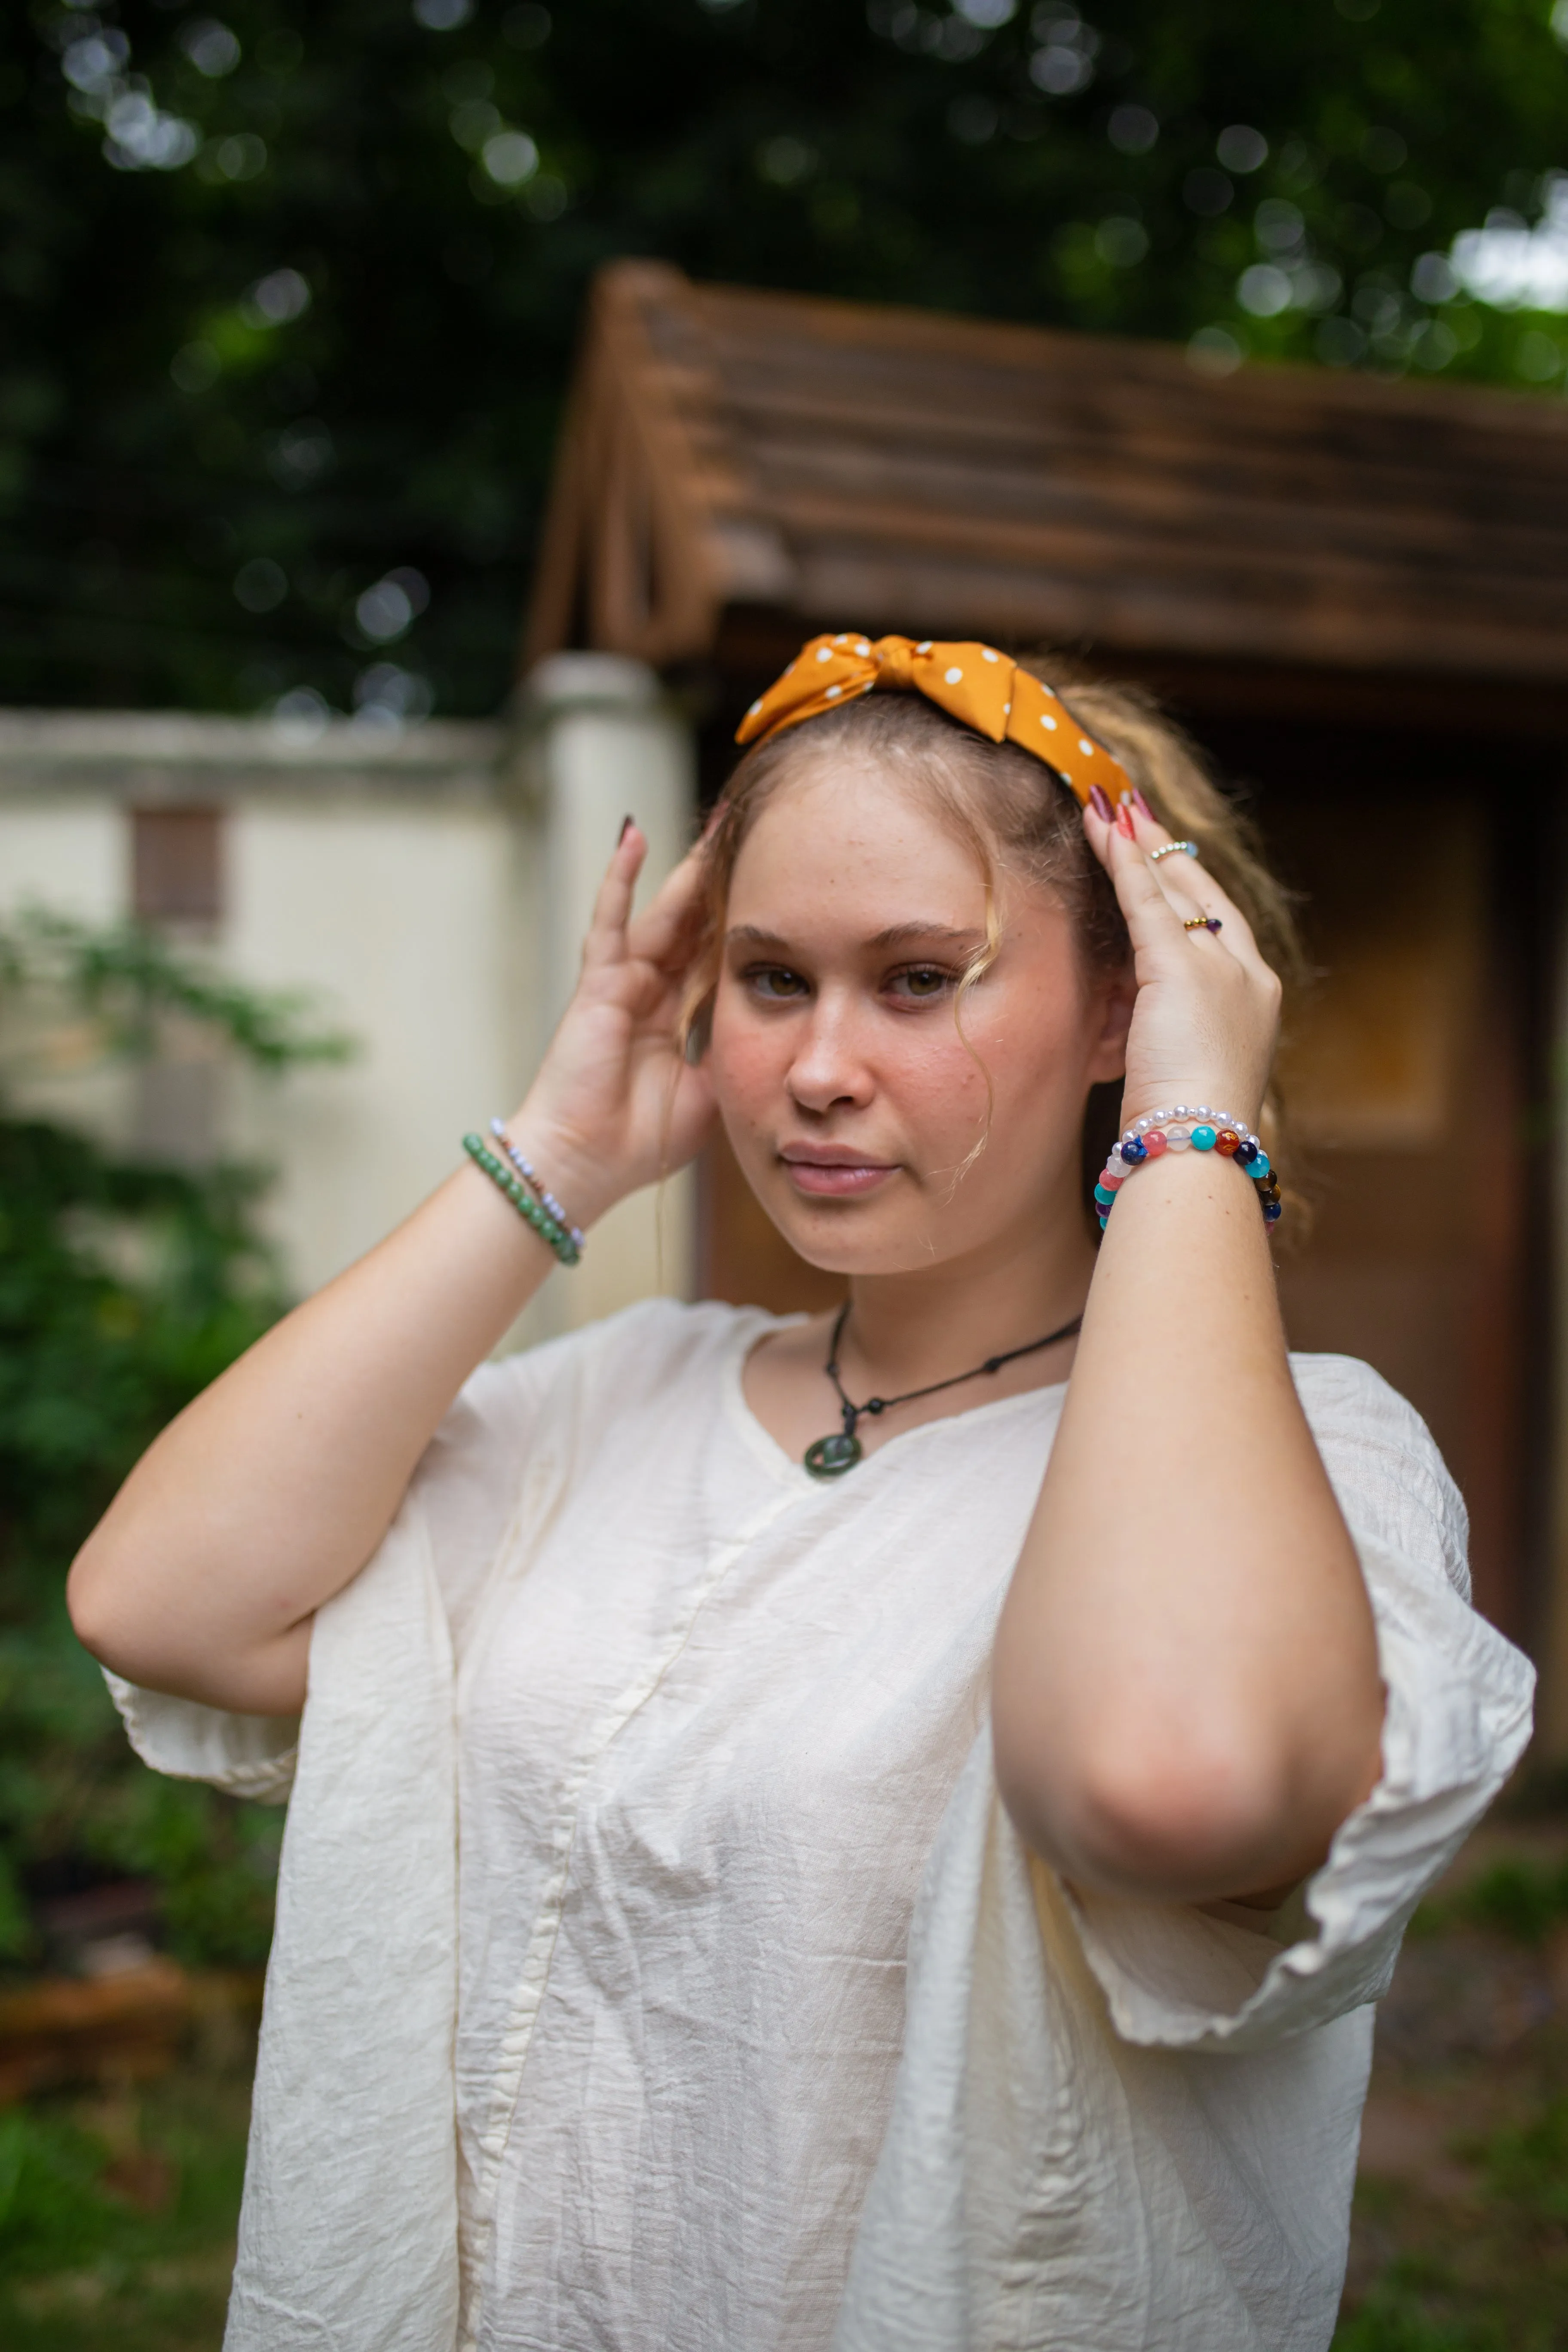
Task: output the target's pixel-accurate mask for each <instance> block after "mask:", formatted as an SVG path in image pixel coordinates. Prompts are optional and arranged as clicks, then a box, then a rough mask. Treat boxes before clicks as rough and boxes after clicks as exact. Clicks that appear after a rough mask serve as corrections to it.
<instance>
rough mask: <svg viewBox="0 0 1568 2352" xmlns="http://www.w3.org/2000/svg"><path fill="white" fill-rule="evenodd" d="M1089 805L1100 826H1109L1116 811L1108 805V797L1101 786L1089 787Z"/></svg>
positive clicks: (1093, 785)
mask: <svg viewBox="0 0 1568 2352" xmlns="http://www.w3.org/2000/svg"><path fill="white" fill-rule="evenodd" d="M1089 807H1090V808H1091V809H1092V810H1093V811H1094V813H1095V815H1096V816H1097V817H1099V819H1100V823H1101V824H1110V821H1111V819H1112V818H1113V817H1114V816H1115V814H1116V811H1115V810H1114V809H1113V808H1112V807H1111V805H1110V796H1109V794H1108V793H1107V792H1106V790H1105V787H1104V785H1103V784H1091V785H1090V786H1089Z"/></svg>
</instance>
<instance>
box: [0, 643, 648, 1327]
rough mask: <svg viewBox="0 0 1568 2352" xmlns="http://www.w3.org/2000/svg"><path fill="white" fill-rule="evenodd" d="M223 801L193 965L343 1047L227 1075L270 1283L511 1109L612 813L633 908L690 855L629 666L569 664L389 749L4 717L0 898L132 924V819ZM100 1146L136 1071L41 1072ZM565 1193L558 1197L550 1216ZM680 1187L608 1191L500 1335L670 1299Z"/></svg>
mask: <svg viewBox="0 0 1568 2352" xmlns="http://www.w3.org/2000/svg"><path fill="white" fill-rule="evenodd" d="M178 803H203V804H207V805H212V804H215V803H216V804H217V805H218V806H220V807H221V808H222V810H223V812H224V826H225V836H224V859H223V864H224V873H225V907H224V912H223V915H222V918H221V920H220V921H219V923H218V924H217V926H216V929H215V930H214V931H213V932H212V934H211V936H210V937H208V938H206V939H205V940H201V941H199V942H198V943H197V944H198V948H199V951H200V952H201V953H203V954H205V955H207V956H210V958H211V959H212V961H214V963H215V964H216V966H217V967H218V968H219V969H221V970H223V971H228V972H231V973H233V974H234V976H235V977H237V978H238V979H242V980H245V981H247V982H252V983H255V984H258V985H259V986H261V987H264V988H268V989H285V990H299V991H302V992H305V993H306V994H308V995H309V996H310V999H311V1008H310V1010H311V1017H312V1018H313V1019H314V1020H315V1021H317V1022H319V1023H320V1024H323V1025H326V1026H330V1027H331V1028H333V1029H338V1030H342V1031H346V1032H347V1033H349V1034H351V1035H352V1036H353V1038H354V1039H355V1040H356V1043H357V1049H358V1050H357V1051H356V1054H355V1055H354V1058H353V1060H352V1061H350V1062H349V1063H348V1064H347V1065H344V1066H322V1067H316V1068H305V1069H300V1070H296V1071H291V1072H289V1073H288V1074H286V1075H285V1076H281V1077H279V1078H275V1079H269V1078H261V1077H258V1076H255V1075H254V1074H251V1073H248V1072H247V1073H244V1074H243V1075H241V1074H237V1073H234V1072H232V1071H229V1072H226V1073H225V1074H224V1075H223V1076H222V1077H221V1080H220V1081H219V1089H220V1090H219V1092H218V1094H217V1097H216V1130H217V1139H218V1142H219V1145H220V1147H221V1148H222V1149H223V1150H225V1151H226V1152H229V1153H233V1154H237V1155H239V1156H243V1157H247V1158H256V1159H259V1160H264V1161H266V1162H268V1163H269V1164H271V1165H273V1166H274V1167H275V1168H276V1169H277V1171H278V1180H277V1182H276V1184H275V1186H274V1188H273V1191H272V1192H271V1194H270V1195H269V1197H268V1204H267V1216H268V1223H269V1226H270V1228H271V1230H272V1232H273V1234H274V1235H275V1237H276V1239H277V1242H278V1244H279V1249H280V1251H281V1254H282V1256H283V1260H284V1264H285V1267H286V1270H287V1273H288V1276H289V1281H290V1285H291V1286H292V1287H293V1288H294V1289H295V1290H296V1291H298V1292H304V1291H307V1290H310V1289H312V1288H315V1287H316V1286H319V1285H320V1284H321V1283H322V1282H324V1281H326V1280H327V1279H329V1278H330V1277H331V1276H332V1275H333V1274H335V1273H337V1272H338V1271H339V1270H340V1269H341V1268H342V1266H344V1265H347V1264H349V1263H350V1262H351V1261H352V1260H353V1258H355V1257H357V1256H359V1255H362V1254H363V1251H364V1250H366V1249H368V1248H369V1247H371V1246H372V1245H373V1244H374V1242H375V1241H377V1240H378V1239H379V1238H380V1237H381V1235H382V1234H384V1233H385V1232H387V1231H388V1230H389V1228H390V1227H391V1226H392V1225H393V1224H395V1223H396V1222H397V1221H398V1220H399V1219H400V1218H402V1217H404V1216H405V1215H406V1214H407V1213H409V1212H410V1210H412V1209H413V1208H414V1207H416V1205H417V1203H418V1202H419V1201H420V1200H421V1199H423V1198H424V1196H425V1195H426V1193H427V1192H429V1191H430V1190H431V1189H432V1187H433V1186H434V1185H436V1184H437V1183H438V1182H440V1181H441V1180H442V1178H443V1177H444V1176H445V1175H446V1174H447V1172H448V1171H449V1170H450V1169H451V1168H453V1167H454V1166H455V1165H457V1164H458V1161H459V1160H460V1139H461V1137H462V1136H463V1134H464V1133H465V1131H467V1130H468V1129H480V1130H482V1129H484V1126H485V1124H486V1122H487V1120H488V1119H489V1118H490V1116H491V1115H492V1113H500V1114H501V1115H502V1116H510V1113H511V1112H512V1111H513V1110H514V1109H515V1108H516V1107H517V1104H518V1102H519V1100H520V1098H521V1095H522V1093H523V1090H524V1088H525V1087H526V1084H527V1082H528V1079H529V1076H530V1075H531V1072H532V1070H533V1068H534V1066H535V1065H536V1063H537V1059H538V1056H539V1054H540V1052H541V1051H542V1046H543V1044H544V1042H545V1040H546V1038H547V1036H548V1034H549V1029H550V1027H551V1025H552V1023H553V1020H554V1018H555V1016H556V1014H557V1013H558V1011H559V1009H560V1006H561V1005H562V1004H563V1002H564V1000H565V996H566V994H567V992H569V989H570V985H571V980H572V976H573V974H574V971H575V970H576V964H577V956H578V950H579V945H580V940H581V936H582V930H583V927H584V923H585V921H586V916H587V911H588V908H590V907H591V905H592V900H593V896H594V893H595V890H596V888H597V886H598V881H599V877H600V875H601V873H602V871H603V867H604V863H605V859H606V858H607V856H608V855H609V852H610V849H611V848H612V847H613V845H614V842H615V839H616V833H617V831H618V829H619V825H620V821H621V817H622V816H623V815H624V814H626V812H627V811H628V810H631V811H634V812H635V813H636V814H637V817H638V819H639V821H640V822H641V823H642V824H644V826H645V829H646V830H647V832H648V834H649V836H650V840H651V842H652V843H653V845H654V855H653V856H652V857H651V858H650V860H649V876H648V882H647V887H645V890H644V892H643V894H642V895H643V896H644V897H645V898H646V896H647V888H651V887H657V883H658V880H659V879H661V878H662V877H663V875H664V873H665V872H667V871H668V866H670V865H671V864H672V863H673V862H674V860H675V858H676V857H677V856H679V854H680V853H681V851H682V850H683V849H684V847H685V846H686V844H687V842H688V840H689V835H690V831H691V810H692V806H693V781H692V763H691V755H690V750H689V741H688V740H687V734H686V730H684V728H683V727H682V726H681V724H680V722H679V719H677V718H676V716H675V715H674V714H673V713H672V712H671V711H670V710H669V709H668V707H667V705H666V704H665V702H664V699H663V698H662V696H661V695H660V693H659V691H658V685H657V681H655V680H654V679H653V678H652V677H651V675H650V674H649V673H647V672H646V671H643V670H641V669H640V668H639V667H638V666H637V665H635V664H627V663H621V662H616V661H605V660H603V659H601V658H599V657H596V656H563V657H558V658H557V660H556V661H555V662H553V663H552V664H549V665H546V667H545V671H544V672H543V673H542V674H541V676H540V677H539V679H538V681H537V683H536V686H535V688H534V690H533V691H532V692H531V693H530V694H528V695H526V696H525V697H524V698H522V699H521V702H520V707H519V714H518V718H517V719H516V721H515V722H510V723H507V724H500V723H498V724H496V725H493V726H470V725H455V724H445V723H441V722H437V723H435V724H432V725H429V726H426V727H424V728H420V729H417V730H410V732H409V733H408V734H406V735H405V736H401V737H390V736H387V735H378V734H374V733H372V732H370V731H368V730H363V729H362V728H359V727H356V726H354V725H352V724H351V723H349V722H347V721H343V722H340V723H337V724H334V725H333V726H332V727H331V728H330V729H329V730H328V731H327V733H326V734H325V735H324V736H321V738H319V739H318V740H315V741H314V742H300V741H299V740H289V739H288V738H287V737H285V736H281V735H279V732H278V730H276V729H274V728H272V727H271V726H269V725H268V724H267V723H265V722H261V721H257V722H246V721H230V720H211V719H186V718H181V717H179V716H171V715H165V714H140V713H130V714H118V713H114V714H91V715H88V716H79V715H77V714H72V713H48V712H0V909H3V910H5V911H10V910H12V909H15V908H18V907H20V906H23V905H26V904H28V903H37V904H41V905H44V906H47V907H52V908H58V909H59V910H61V911H65V912H69V913H71V914H73V915H76V916H79V917H80V918H82V919H85V920H88V921H90V922H94V923H101V922H110V921H113V920H115V919H119V918H120V917H121V916H123V915H125V914H126V913H128V912H129V911H130V903H131V863H132V861H131V829H132V811H133V810H134V809H135V808H137V807H139V806H142V807H147V806H160V805H169V804H178ZM25 1090H26V1092H27V1094H28V1095H29V1097H31V1098H32V1099H34V1100H36V1101H37V1103H38V1104H39V1106H40V1108H45V1107H47V1109H48V1110H49V1111H50V1112H51V1113H53V1114H54V1115H57V1116H62V1117H65V1118H73V1117H74V1118H80V1119H82V1120H83V1121H84V1122H86V1121H89V1120H90V1121H92V1122H95V1123H97V1124H98V1125H100V1127H102V1128H104V1129H107V1130H108V1131H109V1132H110V1134H114V1135H118V1136H119V1137H120V1138H121V1139H123V1138H124V1137H126V1136H127V1135H129V1134H130V1132H131V1131H132V1129H133V1127H134V1123H135V1108H134V1093H135V1081H134V1080H133V1078H132V1077H129V1076H127V1075H126V1074H125V1073H123V1072H116V1073H112V1074H106V1073H105V1072H104V1071H103V1070H101V1069H99V1070H92V1069H89V1068H86V1067H73V1066H65V1065H62V1066H58V1067H56V1068H55V1069H54V1070H53V1071H51V1072H47V1073H41V1072H34V1073H33V1074H32V1075H31V1076H29V1077H28V1078H27V1080H26V1089H25ZM568 1205H569V1204H568ZM691 1222H692V1201H691V1192H690V1188H689V1180H686V1179H684V1178H683V1179H678V1180H676V1181H675V1182H673V1183H671V1184H669V1185H668V1186H667V1187H666V1188H665V1190H664V1196H663V1199H662V1201H659V1200H656V1198H655V1197H654V1196H653V1195H651V1194H650V1195H648V1196H647V1197H646V1198H644V1199H640V1200H637V1201H634V1202H626V1203H624V1204H623V1205H622V1207H621V1208H620V1209H619V1210H617V1211H616V1212H615V1213H613V1214H612V1215H611V1216H610V1217H609V1218H607V1219H605V1221H604V1223H603V1224H602V1225H601V1226H600V1227H598V1228H597V1229H596V1230H595V1234H594V1236H593V1239H592V1243H591V1244H590V1247H589V1250H588V1252H587V1255H586V1256H585V1259H584V1264H583V1265H582V1266H581V1267H580V1268H578V1269H575V1270H574V1272H573V1273H571V1274H569V1275H568V1274H564V1273H563V1274H559V1275H556V1276H552V1278H551V1281H550V1282H549V1284H548V1285H547V1286H546V1289H545V1292H544V1294H543V1296H542V1298H541V1299H540V1300H539V1301H537V1302H536V1304H535V1306H534V1307H533V1308H532V1309H531V1311H530V1314H529V1315H528V1317H527V1318H524V1322H523V1325H522V1326H521V1327H520V1329H519V1331H518V1333H517V1334H515V1335H514V1338H516V1339H524V1338H530V1337H535V1336H543V1335H544V1334H545V1333H547V1332H549V1331H552V1330H558V1329H563V1328H568V1327H569V1326H573V1325H576V1324H578V1323H581V1322H583V1321H585V1320H587V1319H590V1318H592V1317H593V1316H595V1315H598V1314H604V1313H607V1312H613V1311H614V1310H615V1309H616V1307H621V1306H623V1305H626V1304H629V1303H630V1302H631V1301H632V1300H633V1299H635V1298H637V1297H645V1296H647V1295H648V1294H649V1293H650V1292H652V1291H654V1290H656V1289H668V1290H674V1291H676V1292H684V1291H685V1290H686V1289H687V1288H688V1286H689V1282H690V1278H691V1266H692V1259H693V1246H692V1240H693V1237H692V1233H691Z"/></svg>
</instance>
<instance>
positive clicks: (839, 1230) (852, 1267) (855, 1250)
mask: <svg viewBox="0 0 1568 2352" xmlns="http://www.w3.org/2000/svg"><path fill="white" fill-rule="evenodd" d="M747 1181H748V1182H749V1183H750V1184H751V1188H752V1192H754V1193H755V1195H756V1197H757V1199H758V1201H759V1202H761V1204H762V1206H763V1209H764V1210H765V1211H766V1212H767V1214H768V1218H769V1220H770V1222H771V1223H773V1224H774V1225H776V1226H777V1227H778V1230H779V1232H780V1233H781V1234H783V1235H784V1239H785V1241H786V1242H788V1244H789V1245H790V1247H791V1249H792V1250H794V1252H795V1255H796V1256H797V1257H803V1258H804V1259H805V1262H806V1264H807V1265H814V1266H816V1269H817V1271H818V1273H819V1274H842V1275H847V1276H854V1275H870V1274H916V1273H919V1272H921V1271H922V1270H925V1269H929V1268H930V1267H931V1266H932V1265H939V1264H940V1263H941V1261H942V1258H944V1257H945V1256H946V1255H948V1252H947V1251H946V1250H945V1249H943V1248H942V1247H940V1246H939V1244H938V1240H937V1231H936V1230H933V1228H937V1229H940V1221H939V1220H938V1219H936V1218H933V1217H932V1216H931V1213H930V1208H929V1204H927V1203H923V1202H922V1203H921V1204H920V1205H921V1209H923V1210H924V1211H925V1213H924V1214H919V1213H916V1214H911V1210H913V1209H914V1208H915V1204H914V1203H913V1202H911V1201H910V1199H909V1198H908V1197H907V1196H906V1198H905V1199H904V1200H902V1201H898V1200H894V1199H883V1200H875V1201H835V1202H817V1201H811V1202H807V1201H803V1200H802V1199H801V1198H800V1196H799V1194H798V1193H797V1192H795V1190H794V1188H793V1187H792V1185H791V1184H790V1182H789V1181H788V1179H787V1178H783V1179H781V1178H779V1177H777V1176H776V1175H775V1174H773V1171H769V1177H768V1181H766V1182H764V1183H760V1184H759V1183H758V1182H757V1181H755V1179H754V1178H753V1177H752V1176H751V1175H750V1173H749V1172H748V1177H747Z"/></svg>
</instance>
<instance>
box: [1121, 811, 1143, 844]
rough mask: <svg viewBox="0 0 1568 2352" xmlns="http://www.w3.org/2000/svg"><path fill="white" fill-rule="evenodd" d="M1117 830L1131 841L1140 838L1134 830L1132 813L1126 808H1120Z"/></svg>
mask: <svg viewBox="0 0 1568 2352" xmlns="http://www.w3.org/2000/svg"><path fill="white" fill-rule="evenodd" d="M1116 830H1117V832H1118V833H1124V834H1125V835H1127V838H1128V840H1129V841H1136V839H1137V838H1138V836H1137V835H1136V834H1135V833H1134V832H1133V830H1132V816H1131V811H1130V810H1129V809H1127V808H1126V807H1121V808H1119V809H1118V810H1117V812H1116Z"/></svg>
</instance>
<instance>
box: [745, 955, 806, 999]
mask: <svg viewBox="0 0 1568 2352" xmlns="http://www.w3.org/2000/svg"><path fill="white" fill-rule="evenodd" d="M746 984H747V986H748V987H750V988H753V989H755V991H756V992H757V994H758V995H759V996H765V997H771V998H772V999H773V1002H774V1003H778V1002H779V1001H780V1000H781V999H784V998H790V997H796V996H804V995H805V981H804V980H802V978H801V976H800V974H799V972H798V971H788V970H786V969H785V967H784V965H783V964H758V965H755V966H753V967H752V970H751V971H749V972H748V973H747V974H746Z"/></svg>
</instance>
